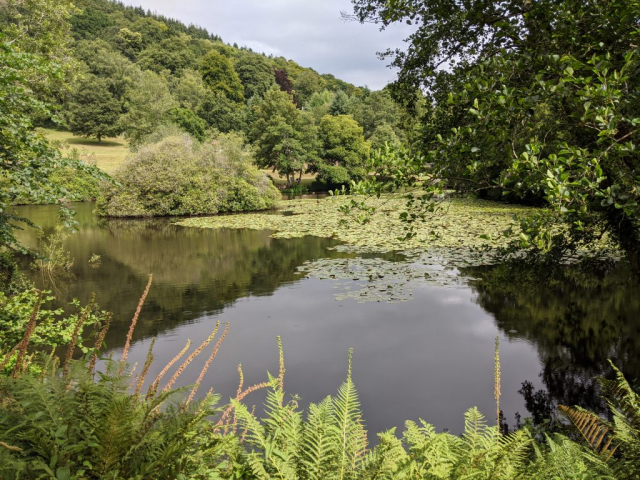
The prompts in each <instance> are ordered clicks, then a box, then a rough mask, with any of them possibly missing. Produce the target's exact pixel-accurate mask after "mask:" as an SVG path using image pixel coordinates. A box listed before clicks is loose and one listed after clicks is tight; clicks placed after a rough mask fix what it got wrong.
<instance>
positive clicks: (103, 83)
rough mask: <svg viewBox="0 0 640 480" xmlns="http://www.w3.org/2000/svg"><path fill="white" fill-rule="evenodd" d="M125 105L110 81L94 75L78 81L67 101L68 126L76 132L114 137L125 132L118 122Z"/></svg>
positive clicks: (100, 139)
mask: <svg viewBox="0 0 640 480" xmlns="http://www.w3.org/2000/svg"><path fill="white" fill-rule="evenodd" d="M121 113H122V106H121V104H120V102H119V101H118V99H117V98H115V97H114V96H113V94H112V93H111V92H110V91H109V82H108V81H107V80H105V79H103V78H98V77H96V76H95V75H87V76H86V77H85V78H84V79H82V80H81V81H79V82H78V83H77V84H76V86H75V88H74V91H73V93H72V94H71V97H70V99H69V102H68V104H67V111H66V116H67V126H68V127H69V130H71V132H72V133H73V134H74V135H80V136H82V137H96V138H97V139H98V142H101V141H102V137H115V136H117V135H119V134H120V133H121V132H122V128H121V126H120V124H119V120H120V114H121Z"/></svg>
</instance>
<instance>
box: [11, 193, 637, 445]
mask: <svg viewBox="0 0 640 480" xmlns="http://www.w3.org/2000/svg"><path fill="white" fill-rule="evenodd" d="M73 208H74V209H75V210H76V212H77V220H78V222H79V231H78V232H77V233H75V234H74V235H72V236H70V237H69V238H68V239H67V241H66V245H65V246H66V248H67V249H68V250H69V251H70V252H71V255H72V256H73V258H74V260H75V264H74V267H73V278H71V279H69V280H61V281H59V282H58V283H57V284H56V286H55V288H56V294H57V296H58V297H59V299H60V300H61V302H62V303H63V304H64V303H65V302H68V301H70V300H71V299H72V298H74V297H75V298H78V299H79V300H80V301H81V302H83V303H86V302H87V301H88V300H89V298H90V296H91V293H92V292H95V294H96V299H97V302H98V304H99V305H100V307H101V308H103V309H105V310H108V311H111V312H113V313H114V320H113V323H112V327H111V330H110V332H109V335H108V337H107V345H108V348H109V350H110V351H111V352H112V353H113V354H114V358H118V356H119V352H120V351H121V349H122V346H123V344H124V341H125V336H126V332H127V330H128V327H129V323H130V320H131V317H132V315H133V312H134V310H135V307H136V304H137V302H138V299H139V297H140V295H141V293H142V291H143V290H144V287H145V284H146V280H147V275H148V274H149V273H153V276H154V283H153V287H152V289H151V292H150V294H149V296H148V298H147V301H146V303H145V306H144V308H143V310H142V314H141V317H140V320H139V322H138V326H137V328H136V332H135V334H134V337H133V338H134V344H133V347H132V349H131V352H130V354H129V361H130V362H132V363H133V362H138V363H139V364H140V365H141V364H142V363H143V362H144V359H145V356H146V353H147V349H148V347H149V344H150V342H151V340H152V338H154V337H156V338H157V340H156V345H155V349H154V354H155V362H154V364H153V366H152V368H151V370H150V375H149V377H148V378H153V377H154V376H155V374H156V373H158V372H159V371H160V370H161V369H162V368H163V367H164V365H165V364H166V362H167V361H168V360H169V359H171V358H172V357H173V356H174V355H175V354H176V353H177V352H179V351H180V350H181V349H182V347H183V346H184V345H185V343H186V342H187V340H188V339H190V340H191V341H192V342H193V343H195V344H199V343H200V342H201V341H202V340H203V339H204V338H206V337H207V336H208V335H209V334H210V332H211V330H212V329H213V327H214V325H215V323H216V321H217V320H221V321H222V322H229V324H230V331H229V335H228V336H227V339H226V341H225V343H224V344H223V346H222V348H221V349H220V352H219V354H218V356H217V357H216V359H215V361H214V363H213V365H212V367H211V369H210V370H209V372H208V374H207V377H206V379H205V384H204V385H203V387H206V388H202V391H203V392H206V391H207V390H208V389H209V388H210V387H212V388H213V389H214V391H216V392H217V393H219V394H221V395H222V397H223V400H224V401H226V400H227V399H228V398H229V397H230V396H232V395H234V393H235V390H236V388H237V382H238V376H237V372H236V369H237V366H238V364H239V363H242V365H243V370H244V373H245V385H251V384H253V383H257V382H261V381H264V380H265V379H266V372H267V371H269V372H271V373H274V374H277V371H278V351H277V345H276V336H277V335H280V336H281V337H282V341H283V344H284V349H285V359H286V369H287V373H286V377H285V388H286V390H287V391H288V392H290V393H291V394H294V393H295V394H298V395H300V397H301V405H305V404H306V403H308V402H317V401H319V400H321V399H322V398H323V397H325V396H326V395H328V394H333V393H335V392H336V390H337V388H338V387H339V385H340V384H341V382H342V381H343V380H344V378H345V376H346V371H347V353H348V349H349V348H350V347H353V349H354V356H353V369H354V379H355V383H356V386H357V388H358V390H359V393H360V396H361V401H362V407H363V410H364V416H365V421H366V425H367V428H368V429H369V431H370V432H372V433H375V432H379V431H382V430H385V429H388V428H390V427H393V426H397V427H402V425H403V423H404V421H405V420H407V419H412V420H417V419H419V418H423V419H424V420H426V421H427V422H429V423H432V424H434V425H435V426H436V427H437V428H438V429H439V430H442V429H449V430H451V431H453V432H459V431H461V429H462V426H463V413H464V412H465V411H466V410H467V409H468V408H470V407H472V406H478V407H479V408H480V410H481V411H482V412H484V413H485V414H486V415H487V416H488V417H489V418H492V416H493V414H492V412H494V411H495V405H494V399H493V346H494V339H495V337H496V336H498V337H500V342H501V346H500V355H501V362H502V390H503V396H502V398H501V407H502V409H503V412H504V416H505V419H506V421H507V422H508V423H509V424H510V425H513V424H514V423H515V420H514V419H515V415H516V413H519V414H520V415H521V416H522V417H527V416H531V415H536V416H539V415H544V414H546V413H547V412H548V411H549V410H550V409H552V407H553V406H554V405H556V404H557V403H569V404H580V405H583V406H585V407H588V408H592V409H596V410H599V409H602V408H603V405H602V404H601V402H599V401H598V397H597V394H596V391H595V389H596V387H595V381H594V376H596V375H599V374H602V373H606V372H607V359H609V358H611V359H612V360H614V362H615V363H616V364H617V365H618V366H619V367H620V368H622V370H623V371H624V372H625V373H626V374H627V376H628V378H629V379H630V380H632V381H633V380H635V379H637V378H638V375H639V374H640V360H639V356H638V353H637V352H638V349H637V346H638V345H637V344H638V341H639V340H640V293H639V292H640V290H639V289H638V284H637V283H636V282H635V281H633V280H631V275H630V274H629V273H628V272H627V271H626V270H625V269H624V268H623V267H622V266H620V265H614V266H610V267H607V268H601V269H599V270H594V271H588V272H584V271H578V270H577V269H575V268H574V269H560V268H558V269H556V270H557V271H552V272H549V271H548V269H546V270H545V271H544V272H540V271H535V269H533V270H527V269H525V268H524V267H522V266H518V267H512V266H498V267H490V268H489V267H482V268H480V267H478V268H468V269H461V272H460V275H463V276H465V277H468V278H470V279H469V280H467V281H464V282H459V283H458V284H453V285H452V286H438V285H427V284H423V283H420V284H416V285H415V286H414V289H413V296H412V299H411V300H410V301H407V302H403V303H386V302H384V301H382V302H368V303H367V302H365V303H359V302H357V301H356V300H353V299H349V298H347V299H343V300H337V299H336V288H335V287H336V281H335V280H331V279H326V280H319V279H317V278H306V277H305V275H304V274H301V273H297V268H298V267H300V266H302V265H303V264H304V263H305V262H309V261H314V260H318V259H327V258H335V259H339V258H345V257H353V255H352V254H346V253H340V252H338V251H335V250H333V249H332V247H335V246H336V245H337V243H336V242H335V241H334V240H331V239H323V238H317V237H305V238H302V239H286V240H285V239H273V238H270V236H269V232H268V231H255V230H200V229H191V228H183V227H178V226H175V225H172V224H171V223H170V221H168V220H166V219H157V220H99V219H97V218H96V217H95V216H94V215H93V214H92V208H93V206H92V205H91V204H77V205H74V206H73ZM18 213H19V214H22V215H24V216H26V217H28V218H30V219H31V220H32V221H33V222H35V223H36V224H38V225H41V226H43V228H44V231H45V232H50V231H51V230H52V229H53V226H54V225H55V223H56V219H57V209H56V207H53V206H28V207H20V208H19V212H18ZM20 240H21V241H22V242H23V243H25V244H27V245H28V246H31V247H35V245H36V235H35V231H34V230H32V229H27V230H25V231H23V232H20ZM93 254H97V255H100V257H101V264H100V266H99V267H98V268H92V267H91V266H90V265H89V262H88V260H89V258H90V257H91V256H92V255H93ZM394 260H396V259H394ZM25 265H28V263H27V262H25ZM27 271H28V270H27ZM28 275H29V276H30V277H32V278H33V280H34V281H36V283H39V284H40V285H41V286H42V279H41V278H40V277H39V275H38V274H36V273H35V272H29V273H28ZM354 282H355V280H354ZM48 288H50V287H48ZM207 356H208V355H207V354H204V355H202V356H201V357H199V358H198V359H197V360H196V361H195V362H194V363H193V364H192V365H191V366H190V367H189V369H188V370H187V371H186V373H185V374H184V375H183V376H182V377H181V382H182V384H183V385H184V384H189V383H190V382H194V381H195V379H196V378H197V376H198V374H199V372H200V368H201V367H202V365H203V364H204V362H205V361H206V357H207ZM523 384H524V387H525V388H523ZM261 402H262V398H261V397H260V395H256V396H254V397H253V398H251V397H249V398H248V403H250V404H251V403H257V404H260V403H261ZM373 438H374V437H373V434H372V435H371V439H372V440H373Z"/></svg>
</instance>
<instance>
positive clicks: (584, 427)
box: [558, 405, 619, 460]
mask: <svg viewBox="0 0 640 480" xmlns="http://www.w3.org/2000/svg"><path fill="white" fill-rule="evenodd" d="M558 410H560V411H561V412H562V413H564V414H565V415H566V416H567V418H568V419H569V420H570V421H571V423H572V424H573V425H574V426H575V427H576V429H577V430H578V431H579V432H580V435H582V438H584V440H585V442H587V445H589V447H591V448H592V449H593V450H594V451H595V452H596V453H598V454H599V455H602V456H603V457H604V458H605V459H607V460H608V459H609V458H611V457H612V456H613V454H614V453H615V451H616V449H617V448H618V445H619V443H618V442H616V440H615V435H614V434H613V432H612V429H611V425H610V424H608V423H607V422H605V421H604V420H603V419H602V418H600V417H599V416H597V415H596V414H594V413H591V412H588V411H586V410H583V409H581V408H577V407H575V408H574V407H567V406H565V405H560V406H558Z"/></svg>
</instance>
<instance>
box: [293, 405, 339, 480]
mask: <svg viewBox="0 0 640 480" xmlns="http://www.w3.org/2000/svg"><path fill="white" fill-rule="evenodd" d="M333 414H334V412H333V401H332V400H331V397H326V398H325V399H324V400H322V401H321V402H320V403H318V404H313V403H312V404H311V405H309V414H308V416H307V422H306V423H305V425H304V429H303V433H302V445H301V461H300V463H301V467H302V468H301V469H302V472H303V473H304V477H305V478H308V479H310V480H322V479H323V478H325V477H326V475H327V472H333V471H335V470H336V466H337V448H336V446H337V445H336V443H335V441H334V440H335V439H336V438H338V431H337V429H336V426H335V425H334V424H333V423H332V421H331V419H332V417H333Z"/></svg>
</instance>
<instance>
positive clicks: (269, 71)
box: [235, 52, 276, 100]
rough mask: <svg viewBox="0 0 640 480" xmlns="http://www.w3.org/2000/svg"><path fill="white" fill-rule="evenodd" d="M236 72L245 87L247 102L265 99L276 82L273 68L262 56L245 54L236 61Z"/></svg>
mask: <svg viewBox="0 0 640 480" xmlns="http://www.w3.org/2000/svg"><path fill="white" fill-rule="evenodd" d="M235 70H236V72H238V77H239V78H240V81H241V82H242V85H243V86H244V97H245V99H247V100H249V99H250V98H252V97H260V98H262V97H264V95H265V93H267V90H269V89H270V88H271V86H272V85H273V84H274V83H275V81H276V79H275V75H274V73H273V66H272V65H271V64H270V63H269V61H268V60H267V59H266V58H265V57H263V56H261V55H256V54H249V53H246V52H243V53H242V54H241V55H240V57H239V58H238V60H236V64H235Z"/></svg>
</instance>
